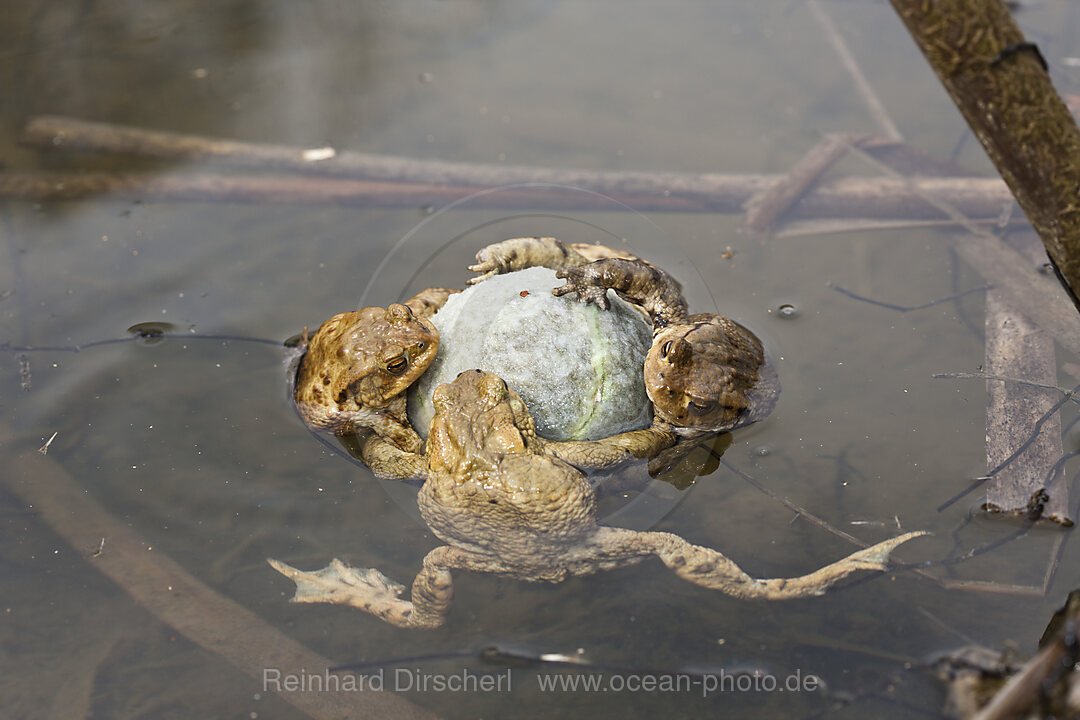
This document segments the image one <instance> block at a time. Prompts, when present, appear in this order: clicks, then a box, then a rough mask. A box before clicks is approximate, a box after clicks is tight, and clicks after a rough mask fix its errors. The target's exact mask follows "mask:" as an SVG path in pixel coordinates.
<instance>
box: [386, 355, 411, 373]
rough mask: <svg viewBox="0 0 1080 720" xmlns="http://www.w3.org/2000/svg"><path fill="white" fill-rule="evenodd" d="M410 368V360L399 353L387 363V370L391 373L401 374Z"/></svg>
mask: <svg viewBox="0 0 1080 720" xmlns="http://www.w3.org/2000/svg"><path fill="white" fill-rule="evenodd" d="M408 369H409V360H408V358H406V357H405V356H404V355H399V356H397V357H396V358H394V359H393V360H391V361H390V362H388V363H386V372H388V373H390V374H391V375H400V374H402V373H403V372H405V371H406V370H408Z"/></svg>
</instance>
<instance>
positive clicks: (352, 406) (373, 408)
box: [293, 288, 458, 452]
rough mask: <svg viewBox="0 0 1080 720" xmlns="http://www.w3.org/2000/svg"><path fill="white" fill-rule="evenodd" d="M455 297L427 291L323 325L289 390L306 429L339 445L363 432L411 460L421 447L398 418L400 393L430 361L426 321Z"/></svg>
mask: <svg viewBox="0 0 1080 720" xmlns="http://www.w3.org/2000/svg"><path fill="white" fill-rule="evenodd" d="M455 292H458V291H457V290H447V289H443V288H429V289H428V290H424V291H423V292H421V293H419V294H417V295H416V296H415V297H413V298H412V299H410V300H407V301H406V302H404V303H393V304H391V305H390V306H389V307H386V308H381V307H366V308H363V309H361V310H356V311H353V312H346V313H339V314H338V315H335V316H333V317H332V318H330V319H329V320H327V321H326V322H324V323H323V324H322V325H321V326H320V327H319V329H318V330H316V331H315V334H314V335H312V336H311V339H310V341H308V342H307V347H306V353H305V354H304V356H303V357H302V358H301V360H300V365H299V368H298V370H297V373H296V384H295V386H294V388H293V401H294V402H295V403H296V408H297V410H298V411H299V413H300V417H301V419H303V421H304V422H305V423H306V424H307V426H308V427H310V428H312V429H313V430H328V431H331V432H333V433H334V434H335V435H338V436H342V437H344V436H346V435H351V434H353V433H355V432H357V431H359V430H361V429H370V430H374V431H375V432H376V433H378V434H379V435H380V436H382V437H383V438H386V439H387V440H389V441H390V442H392V443H394V444H395V445H396V446H397V447H399V448H401V449H402V450H407V451H410V452H418V451H419V450H420V448H421V447H422V445H423V440H421V439H420V436H419V435H417V434H416V431H415V430H413V429H412V426H411V425H409V420H408V416H407V415H406V414H405V390H406V389H407V388H408V387H409V386H410V385H412V384H413V382H415V381H416V379H417V378H419V377H420V376H421V375H422V374H423V373H424V371H425V370H427V368H428V366H429V365H431V362H432V360H434V359H435V354H436V353H437V352H438V350H439V333H438V331H437V330H436V329H435V326H434V325H433V324H432V323H431V320H429V319H428V318H429V317H430V316H431V315H434V314H435V312H436V311H438V309H439V308H441V307H442V306H443V305H444V304H445V303H446V298H448V297H449V296H450V295H452V294H453V293H455ZM299 350H300V351H301V352H302V351H303V350H304V348H299Z"/></svg>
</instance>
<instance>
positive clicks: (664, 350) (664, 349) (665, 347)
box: [660, 340, 672, 360]
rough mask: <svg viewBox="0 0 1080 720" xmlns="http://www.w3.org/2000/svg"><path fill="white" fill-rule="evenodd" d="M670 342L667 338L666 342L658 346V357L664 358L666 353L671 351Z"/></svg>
mask: <svg viewBox="0 0 1080 720" xmlns="http://www.w3.org/2000/svg"><path fill="white" fill-rule="evenodd" d="M671 343H672V341H671V340H668V341H667V342H666V343H664V344H663V345H661V346H660V357H662V358H664V359H665V360H666V359H667V356H668V353H669V352H671Z"/></svg>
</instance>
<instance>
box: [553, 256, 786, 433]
mask: <svg viewBox="0 0 1080 720" xmlns="http://www.w3.org/2000/svg"><path fill="white" fill-rule="evenodd" d="M556 275H557V276H558V277H560V278H564V279H565V280H566V284H565V285H562V286H560V287H557V288H555V289H554V290H553V291H552V292H554V293H555V294H556V295H566V294H569V293H576V294H577V296H578V300H580V301H581V302H592V303H595V304H596V305H598V306H599V307H600V308H602V309H605V310H606V309H607V308H608V305H609V301H608V298H607V291H608V289H612V290H615V291H616V292H617V293H618V294H619V295H620V296H621V297H622V298H624V299H625V300H628V301H630V302H632V303H635V304H636V305H638V306H640V307H641V308H642V309H643V310H645V312H646V313H648V315H649V318H650V319H651V320H652V323H653V344H652V347H651V348H650V349H649V353H648V354H647V355H646V356H645V368H644V372H645V391H646V392H647V393H648V395H649V399H650V400H652V403H653V412H654V416H655V418H656V420H658V421H660V422H663V423H667V424H669V425H671V426H672V427H673V428H674V429H675V432H677V433H679V434H680V435H686V436H693V435H700V434H704V433H715V432H722V431H726V430H733V429H735V428H737V427H741V426H743V425H747V424H749V423H752V422H756V421H758V420H761V419H762V418H763V417H765V416H766V415H768V414H769V412H771V411H772V408H773V406H774V405H775V403H776V397H777V395H778V394H779V391H780V385H779V381H778V380H777V378H776V374H775V372H774V371H773V370H772V368H771V366H769V365H768V364H767V363H766V357H765V351H764V349H763V348H762V346H761V341H760V340H758V338H757V337H756V336H755V335H754V334H753V333H752V332H750V331H749V330H747V329H746V328H744V327H743V326H742V325H740V324H738V323H737V322H735V321H734V320H731V319H729V318H726V317H723V316H722V315H715V314H711V313H699V314H695V315H690V314H689V312H688V309H687V305H686V300H685V299H684V298H683V296H682V290H681V288H680V287H679V284H678V282H677V281H676V280H675V279H674V278H672V277H671V276H670V275H668V274H667V273H666V272H664V271H663V270H661V269H660V268H658V267H655V266H653V265H650V264H648V263H646V262H643V261H641V260H637V259H624V258H605V259H600V260H597V261H595V262H592V263H589V264H588V265H581V266H577V267H567V268H562V269H560V270H559V271H558V272H557V273H556Z"/></svg>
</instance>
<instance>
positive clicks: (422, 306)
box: [402, 288, 461, 318]
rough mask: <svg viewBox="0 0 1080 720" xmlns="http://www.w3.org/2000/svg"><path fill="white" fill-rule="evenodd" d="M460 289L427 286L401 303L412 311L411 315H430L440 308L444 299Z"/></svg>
mask: <svg viewBox="0 0 1080 720" xmlns="http://www.w3.org/2000/svg"><path fill="white" fill-rule="evenodd" d="M459 292H461V291H460V290H454V289H452V288H428V289H427V290H421V291H420V292H418V293H416V295H414V296H413V297H411V298H409V299H408V300H406V301H405V302H404V303H402V305H405V306H406V307H407V308H409V309H410V310H412V311H413V315H416V316H417V317H425V318H426V317H431V316H432V315H434V314H435V313H437V312H439V310H441V309H442V306H443V305H445V304H446V299H447V298H449V297H450V296H451V295H453V294H454V293H459Z"/></svg>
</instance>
